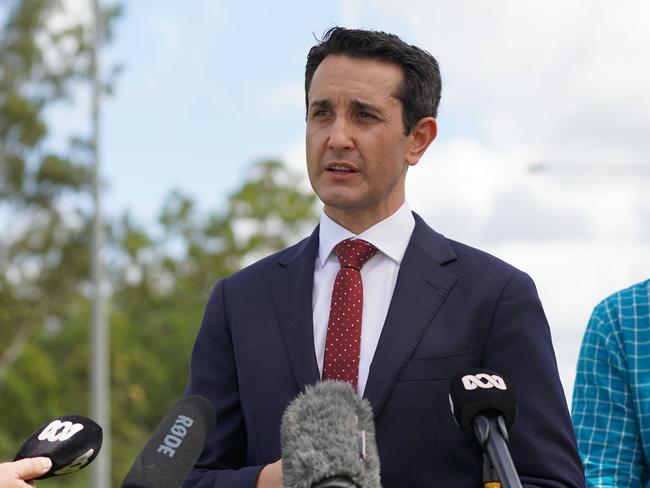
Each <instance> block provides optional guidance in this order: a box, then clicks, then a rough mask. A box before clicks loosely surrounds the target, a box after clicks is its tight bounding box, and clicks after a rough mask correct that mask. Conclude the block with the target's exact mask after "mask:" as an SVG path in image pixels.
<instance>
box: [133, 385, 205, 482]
mask: <svg viewBox="0 0 650 488" xmlns="http://www.w3.org/2000/svg"><path fill="white" fill-rule="evenodd" d="M215 423H216V412H215V409H214V405H212V403H211V402H210V401H209V400H207V399H206V398H204V397H202V396H200V395H190V396H186V397H185V398H182V399H181V400H179V401H178V402H177V403H176V404H175V405H174V406H173V407H172V408H171V410H170V411H169V413H168V414H167V415H166V416H165V418H164V419H163V420H162V422H160V424H159V425H158V427H157V428H156V431H155V432H154V433H153V435H152V436H151V438H150V439H149V441H148V442H147V444H146V445H145V446H144V448H143V449H142V451H141V452H140V454H139V455H138V457H137V458H136V460H135V462H134V463H133V466H132V467H131V469H130V470H129V472H128V474H127V475H126V478H124V482H123V483H122V488H179V487H180V486H181V485H182V484H183V482H184V481H185V479H186V478H187V476H188V474H189V473H190V471H191V470H192V467H193V466H194V464H195V463H196V460H197V459H198V458H199V456H200V454H201V451H203V447H204V446H205V441H206V438H207V436H208V434H209V433H210V432H211V431H212V430H213V429H214V426H215Z"/></svg>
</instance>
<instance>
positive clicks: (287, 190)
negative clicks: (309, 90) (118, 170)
mask: <svg viewBox="0 0 650 488" xmlns="http://www.w3.org/2000/svg"><path fill="white" fill-rule="evenodd" d="M0 2H1V3H0V4H2V5H3V6H4V5H9V6H10V10H9V13H8V15H7V16H6V20H5V23H4V25H2V28H1V30H0V227H1V228H0V405H1V408H2V412H3V413H4V414H5V415H4V419H5V422H2V423H0V460H6V459H9V458H12V457H13V455H14V454H15V452H16V450H17V448H18V447H19V446H20V444H21V443H22V441H23V440H24V439H25V438H27V437H28V436H29V435H30V434H31V433H32V432H33V431H34V430H35V429H36V428H37V427H38V426H40V425H42V424H43V423H44V422H46V421H48V420H50V419H52V418H53V417H56V416H59V415H63V414H66V413H78V414H81V415H89V410H90V409H89V387H88V384H89V363H90V359H91V358H90V354H91V352H90V344H89V340H90V323H91V304H90V298H91V296H92V294H91V291H92V287H91V286H90V252H89V248H90V240H91V221H90V217H91V216H90V214H89V211H88V207H89V205H88V203H89V201H90V199H91V197H90V188H89V181H90V173H89V171H88V160H87V159H88V158H87V150H88V148H89V147H90V144H89V141H87V140H84V139H80V138H77V139H76V140H74V141H72V142H71V146H70V148H69V150H67V151H62V152H59V153H56V152H53V151H51V150H50V149H49V148H48V147H47V135H48V128H47V125H46V123H45V119H44V113H45V111H46V110H47V108H48V107H49V106H50V105H51V104H52V103H54V102H58V101H61V100H65V99H66V98H67V97H69V95H70V92H71V90H73V88H74V86H75V84H78V83H84V82H88V80H89V77H88V67H89V47H90V46H89V41H88V39H89V33H88V27H87V26H83V25H72V26H69V27H66V28H65V29H63V30H60V31H56V32H54V31H52V30H51V28H50V27H49V25H50V24H49V23H48V19H50V18H51V16H52V15H53V14H54V13H56V12H58V9H60V8H61V4H60V2H57V1H56V0H12V1H6V0H4V1H3V0H0ZM118 13H119V9H116V8H113V9H111V10H110V11H107V12H105V13H104V15H103V21H104V23H105V37H104V41H105V42H107V41H108V40H109V39H110V34H111V28H112V25H113V22H112V21H113V20H114V19H115V18H116V16H117V14H118ZM44 46H47V51H48V52H49V54H46V53H45V48H44ZM71 46H72V47H71ZM48 56H54V57H55V58H56V60H57V62H56V63H52V62H51V60H49V57H48ZM108 85H110V83H108ZM109 88H110V87H107V88H106V89H107V90H108V89H109ZM314 204H315V197H314V196H313V195H311V194H309V193H306V192H304V191H302V190H300V178H299V177H298V176H296V175H294V174H293V173H291V172H290V171H289V170H287V169H286V167H285V166H284V165H282V163H280V162H279V161H261V162H259V163H257V164H255V165H253V166H251V172H250V174H249V175H248V177H247V178H246V181H245V182H244V183H243V184H242V186H241V187H240V188H238V189H237V190H236V191H234V192H233V193H232V194H231V195H230V196H229V198H228V200H227V205H226V206H225V207H224V208H223V209H220V210H218V211H201V210H199V208H198V207H197V205H196V204H195V202H194V201H193V199H192V198H190V197H188V196H187V195H185V194H183V193H181V192H179V191H176V192H172V193H171V194H170V195H169V196H168V198H167V199H166V200H165V201H164V202H163V205H162V207H161V211H160V217H159V226H158V227H156V228H155V229H154V228H151V227H146V226H144V225H142V224H140V223H138V222H136V221H134V219H133V218H132V216H130V215H129V214H128V213H127V214H125V215H123V216H122V217H121V218H117V219H111V218H109V219H108V224H107V226H106V227H107V235H108V242H107V249H106V253H105V256H106V265H107V271H108V276H109V280H110V284H111V288H112V296H111V304H110V307H109V311H110V317H109V324H110V341H111V344H110V348H111V357H110V361H111V415H112V419H113V423H112V447H113V449H112V459H113V485H114V486H118V485H119V484H120V483H121V480H122V479H123V477H124V475H125V474H126V472H127V470H128V469H129V467H130V466H131V464H132V462H133V460H134V458H135V456H136V455H137V453H138V452H139V450H140V449H141V447H142V446H143V444H144V443H145V441H146V440H147V439H148V437H149V436H150V435H151V433H152V432H153V430H154V428H155V427H156V425H157V424H158V422H159V421H160V419H161V418H162V417H163V416H164V414H165V413H166V411H167V410H168V408H169V407H170V406H171V405H172V404H173V403H174V402H175V401H176V400H177V399H178V398H179V397H180V396H181V395H182V394H183V389H184V387H185V384H186V381H187V377H188V365H189V357H190V353H191V348H192V344H193V342H194V338H195V336H196V333H197V331H198V326H199V323H200V320H201V316H202V314H203V308H204V306H205V303H206V300H207V297H208V295H209V292H210V290H211V288H212V286H213V285H214V283H215V282H216V281H217V280H218V279H219V278H221V277H223V276H225V275H227V274H230V273H232V272H234V271H236V270H238V269H239V268H241V267H242V266H244V265H246V264H248V263H250V262H252V261H253V260H255V259H256V258H258V257H261V256H263V255H266V254H268V253H270V252H273V251H275V250H278V249H280V248H283V247H285V246H286V245H288V244H290V243H292V242H294V241H296V240H297V239H298V238H299V237H302V236H304V235H305V234H306V233H307V232H308V229H309V230H310V229H311V227H313V225H314V223H315V221H316V213H315V209H314ZM88 472H89V471H88V470H84V471H83V472H81V473H79V474H76V475H74V476H69V477H64V478H60V479H52V480H48V481H44V482H42V483H39V486H40V485H41V484H43V486H50V487H59V486H61V487H63V486H65V487H73V488H74V487H84V486H89V475H88Z"/></svg>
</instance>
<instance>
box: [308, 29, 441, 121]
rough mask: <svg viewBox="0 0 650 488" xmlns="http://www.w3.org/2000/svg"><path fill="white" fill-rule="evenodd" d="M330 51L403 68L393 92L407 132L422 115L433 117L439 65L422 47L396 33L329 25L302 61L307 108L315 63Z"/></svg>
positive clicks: (436, 102)
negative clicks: (399, 102)
mask: <svg viewBox="0 0 650 488" xmlns="http://www.w3.org/2000/svg"><path fill="white" fill-rule="evenodd" d="M330 54H336V55H342V56H347V57H349V58H365V59H374V60H377V61H384V62H388V63H394V64H396V65H398V66H399V67H401V68H402V71H403V73H404V83H403V85H402V86H401V88H400V89H399V91H398V93H396V94H395V96H396V98H397V99H398V100H399V101H401V102H402V105H403V107H404V109H403V112H402V118H403V120H404V129H405V132H406V134H409V133H410V132H411V129H412V128H413V126H414V125H415V123H416V122H417V121H418V120H420V119H422V118H423V117H436V116H437V114H438V104H439V103H440V91H441V89H442V82H441V80H440V68H439V67H438V62H437V61H436V59H435V58H434V57H433V56H432V55H431V54H429V53H428V52H427V51H425V50H424V49H420V48H419V47H416V46H411V45H409V44H407V43H405V42H404V41H402V40H401V39H400V38H399V37H397V36H396V35H395V34H387V33H386V32H379V31H368V30H361V29H346V28H344V27H332V28H331V29H329V30H328V31H327V32H325V34H323V37H322V38H321V39H320V41H319V42H318V44H316V45H315V46H314V47H312V48H311V49H310V50H309V54H308V55H307V64H306V65H305V103H306V105H307V109H309V87H310V86H311V80H312V78H313V76H314V73H315V72H316V68H318V65H319V64H320V63H321V62H322V61H323V59H325V58H326V57H327V56H329V55H330Z"/></svg>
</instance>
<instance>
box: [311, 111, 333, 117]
mask: <svg viewBox="0 0 650 488" xmlns="http://www.w3.org/2000/svg"><path fill="white" fill-rule="evenodd" d="M329 114H330V112H329V110H327V109H325V108H319V109H317V110H314V111H313V112H312V114H311V116H312V118H314V119H316V118H322V117H327V116H328V115H329Z"/></svg>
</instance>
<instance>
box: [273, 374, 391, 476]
mask: <svg viewBox="0 0 650 488" xmlns="http://www.w3.org/2000/svg"><path fill="white" fill-rule="evenodd" d="M280 434H281V441H282V473H283V479H284V487H285V488H380V486H381V485H380V480H379V455H378V454H377V445H376V442H375V425H374V421H373V413H372V409H371V407H370V404H369V403H368V401H367V400H362V399H360V398H359V397H358V396H357V395H356V394H355V393H354V391H352V386H351V385H350V384H349V383H346V382H342V381H330V380H328V381H323V382H321V383H317V384H316V385H314V386H309V387H307V388H306V389H305V392H304V393H301V394H300V395H298V396H297V397H296V398H295V399H294V400H293V401H292V402H291V403H290V404H289V406H288V407H287V409H286V410H285V411H284V415H283V416H282V425H281V428H280Z"/></svg>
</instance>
